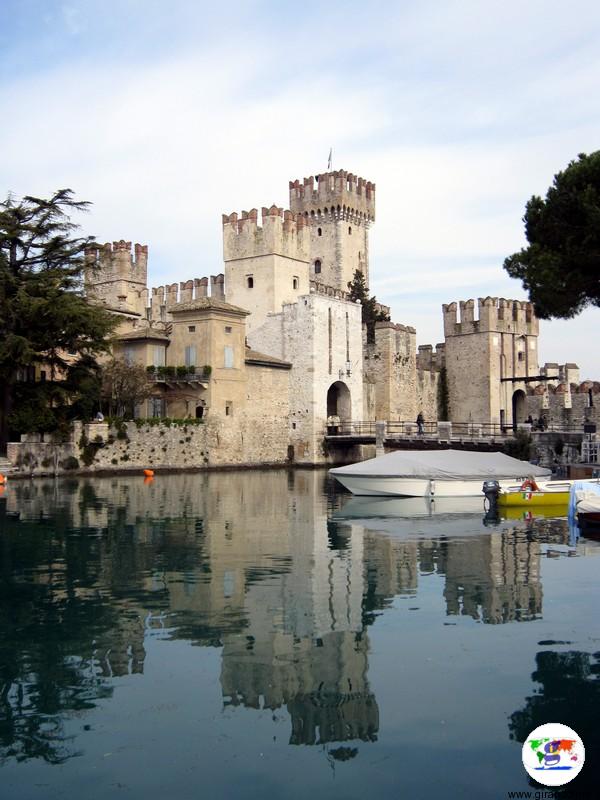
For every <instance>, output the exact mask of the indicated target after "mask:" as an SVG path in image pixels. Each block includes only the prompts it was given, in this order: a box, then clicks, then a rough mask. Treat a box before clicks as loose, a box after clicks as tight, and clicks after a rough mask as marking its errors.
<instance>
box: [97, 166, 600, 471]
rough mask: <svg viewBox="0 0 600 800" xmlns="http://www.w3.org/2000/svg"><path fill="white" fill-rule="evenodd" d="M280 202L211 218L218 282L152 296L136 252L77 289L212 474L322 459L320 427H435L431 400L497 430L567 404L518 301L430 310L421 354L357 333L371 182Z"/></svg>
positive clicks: (306, 186)
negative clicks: (439, 321)
mask: <svg viewBox="0 0 600 800" xmlns="http://www.w3.org/2000/svg"><path fill="white" fill-rule="evenodd" d="M289 206H290V207H289V209H284V208H281V207H279V206H277V205H271V206H269V207H266V206H265V207H262V208H261V211H260V213H259V211H258V209H257V208H253V209H251V210H250V211H242V212H241V213H237V212H233V213H229V214H224V215H223V216H222V230H223V261H224V268H223V272H218V273H217V274H215V275H211V276H210V277H200V278H194V279H189V280H186V281H185V282H181V283H172V284H170V285H167V286H159V287H155V288H152V289H150V290H148V286H147V259H148V248H147V246H142V245H139V244H136V245H135V247H134V248H133V252H132V247H131V243H130V242H126V241H124V240H121V241H118V242H114V243H113V244H112V245H111V244H105V245H101V246H97V247H92V248H90V250H89V251H88V253H87V256H86V292H87V294H88V296H89V298H90V300H91V301H92V302H95V303H100V304H102V305H104V306H106V307H107V308H110V309H111V310H113V311H114V312H115V313H117V314H118V315H119V317H120V319H121V324H120V327H119V329H118V331H117V335H116V338H115V345H114V352H115V355H117V356H120V357H122V358H124V359H125V360H126V361H128V362H130V363H139V364H142V365H144V366H145V367H147V368H148V371H149V373H150V374H151V376H152V379H153V381H154V385H155V391H154V394H153V397H152V398H150V400H149V401H147V402H146V403H145V404H144V405H143V406H141V407H140V408H139V409H138V410H137V413H138V415H139V416H141V417H152V416H170V417H180V418H181V417H183V418H185V417H196V418H198V417H200V418H202V419H203V420H205V421H206V423H207V425H208V426H212V428H211V430H212V431H213V433H214V435H215V437H216V438H215V441H217V442H218V446H219V448H220V449H221V455H220V458H221V459H222V461H221V463H261V462H266V461H270V462H279V463H282V462H285V461H287V462H290V461H294V462H299V463H320V462H323V461H324V460H326V458H327V453H326V450H325V447H324V434H325V431H326V429H327V427H332V426H333V427H338V426H339V425H340V424H342V423H344V422H351V421H369V420H371V421H374V420H387V421H411V422H412V421H414V420H415V419H416V416H417V414H418V413H419V412H422V413H423V415H424V417H425V419H426V420H427V421H435V420H437V419H438V418H439V415H440V413H441V411H442V408H445V405H444V403H443V402H442V398H443V397H444V396H446V398H447V401H448V403H447V405H448V415H449V417H450V420H451V421H453V422H476V423H499V424H502V425H503V426H512V425H513V424H516V423H517V422H519V421H523V420H525V419H526V417H527V415H528V414H530V413H532V414H534V415H537V414H538V413H540V409H547V410H550V411H552V409H553V407H554V406H556V403H557V402H559V401H556V400H551V399H550V398H551V397H552V398H554V397H555V396H559V395H560V398H561V400H560V403H561V406H560V407H561V411H562V412H564V411H565V410H567V411H568V410H570V409H571V408H573V407H574V406H577V403H573V402H572V400H571V398H572V394H576V393H577V392H578V391H579V389H578V385H577V382H578V371H577V368H576V366H575V365H565V366H564V367H559V366H558V365H552V364H547V365H545V366H544V367H540V366H539V363H538V334H539V330H538V322H537V319H536V318H535V315H534V312H533V308H532V306H531V304H529V303H526V302H519V301H516V300H505V299H501V298H500V299H499V298H492V297H486V298H480V299H479V300H478V301H477V304H476V303H475V301H473V300H467V301H461V302H460V303H459V304H457V303H455V302H454V303H450V304H448V305H444V306H443V323H444V340H445V341H444V342H443V343H439V344H437V345H436V346H435V348H434V347H433V346H432V345H427V344H422V345H419V346H417V342H416V331H415V329H414V328H412V327H410V326H407V325H404V324H401V323H397V322H393V321H380V322H378V323H376V325H375V327H374V329H372V330H370V331H369V332H367V330H366V329H365V327H364V326H363V324H362V309H361V305H360V303H357V302H353V301H352V300H351V298H350V295H349V293H348V283H349V282H350V281H352V279H353V276H354V274H355V272H356V270H359V271H360V272H362V273H363V275H364V277H365V280H366V283H367V285H368V282H369V275H370V264H369V230H370V227H371V225H372V224H373V223H374V221H375V184H374V183H372V182H371V181H367V180H365V179H363V178H360V177H357V176H355V175H354V174H352V173H349V172H346V171H344V170H339V171H336V172H328V173H325V174H321V175H316V176H311V177H309V178H304V179H303V180H302V181H300V180H294V181H290V183H289ZM380 311H382V312H384V313H383V315H384V316H388V318H389V309H388V308H386V307H385V306H381V307H380ZM561 386H562V387H563V388H562V389H561V388H560V387H561ZM598 391H600V385H598V386H597V385H596V384H591V388H590V387H586V388H585V392H587V394H586V395H585V396H586V397H587V398H592V396H593V394H594V393H597V392H598ZM582 392H583V390H582ZM582 402H583V401H582ZM553 403H554V406H553ZM355 455H359V454H358V453H357V454H355Z"/></svg>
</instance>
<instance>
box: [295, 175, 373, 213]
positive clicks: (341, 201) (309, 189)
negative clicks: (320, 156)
mask: <svg viewBox="0 0 600 800" xmlns="http://www.w3.org/2000/svg"><path fill="white" fill-rule="evenodd" d="M289 188H290V208H291V210H292V211H293V212H294V213H296V214H303V215H304V216H305V217H310V218H311V221H318V220H319V218H327V217H334V218H336V219H345V220H349V221H353V222H355V223H360V222H364V223H365V224H368V223H369V222H374V221H375V184H374V183H372V182H371V181H367V180H365V179H364V178H360V177H358V176H357V175H353V174H352V173H351V172H346V170H343V169H340V170H337V171H336V172H325V173H323V174H321V175H314V176H312V175H311V177H309V178H304V180H303V181H300V180H295V181H290V183H289Z"/></svg>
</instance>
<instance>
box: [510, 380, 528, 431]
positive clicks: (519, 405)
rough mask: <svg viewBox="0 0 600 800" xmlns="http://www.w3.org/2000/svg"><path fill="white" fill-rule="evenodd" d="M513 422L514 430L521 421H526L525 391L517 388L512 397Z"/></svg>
mask: <svg viewBox="0 0 600 800" xmlns="http://www.w3.org/2000/svg"><path fill="white" fill-rule="evenodd" d="M512 422H513V430H516V429H517V425H518V424H519V422H525V392H524V391H523V390H522V389H517V391H516V392H515V393H514V394H513V397H512Z"/></svg>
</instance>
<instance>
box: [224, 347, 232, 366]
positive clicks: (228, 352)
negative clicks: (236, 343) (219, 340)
mask: <svg viewBox="0 0 600 800" xmlns="http://www.w3.org/2000/svg"><path fill="white" fill-rule="evenodd" d="M223 358H224V366H225V369H233V347H230V346H229V345H225V347H224V349H223Z"/></svg>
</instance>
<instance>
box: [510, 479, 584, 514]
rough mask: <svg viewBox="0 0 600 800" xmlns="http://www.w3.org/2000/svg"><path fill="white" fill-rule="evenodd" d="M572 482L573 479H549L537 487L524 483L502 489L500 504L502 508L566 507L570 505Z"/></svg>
mask: <svg viewBox="0 0 600 800" xmlns="http://www.w3.org/2000/svg"><path fill="white" fill-rule="evenodd" d="M526 483H529V481H527V482H526ZM571 483H572V481H548V482H546V483H540V485H539V486H538V487H537V488H532V487H531V486H530V485H523V486H515V487H510V488H509V489H501V490H500V492H499V493H498V506H499V507H500V508H538V507H542V506H555V507H558V506H561V507H564V508H566V507H567V506H568V505H569V494H570V491H571Z"/></svg>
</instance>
